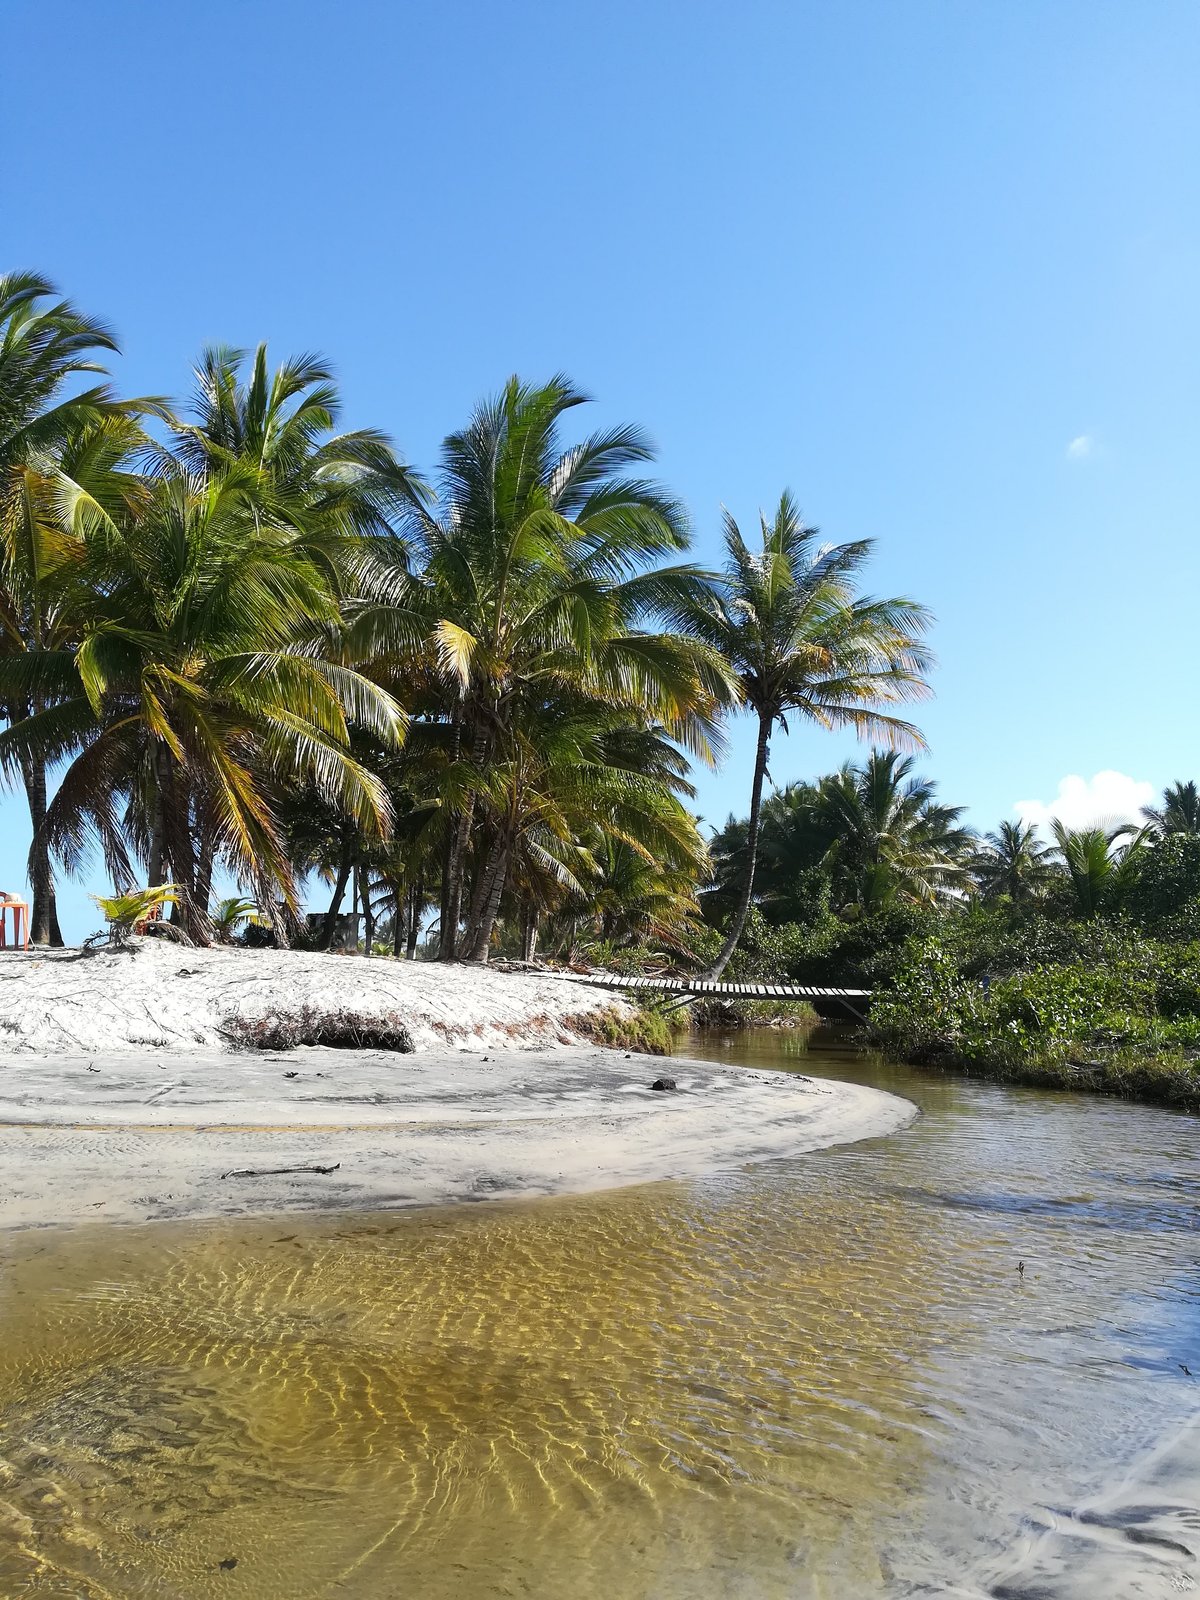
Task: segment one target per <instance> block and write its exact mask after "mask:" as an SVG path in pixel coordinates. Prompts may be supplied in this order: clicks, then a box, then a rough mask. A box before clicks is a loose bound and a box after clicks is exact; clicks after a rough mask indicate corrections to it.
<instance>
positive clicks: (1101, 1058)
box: [871, 906, 1200, 1104]
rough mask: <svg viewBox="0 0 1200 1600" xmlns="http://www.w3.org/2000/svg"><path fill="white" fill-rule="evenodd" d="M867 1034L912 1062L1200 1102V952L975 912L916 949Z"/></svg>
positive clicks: (1095, 926) (1131, 933) (1111, 929)
mask: <svg viewBox="0 0 1200 1600" xmlns="http://www.w3.org/2000/svg"><path fill="white" fill-rule="evenodd" d="M871 1032H872V1035H873V1036H874V1038H875V1039H876V1041H877V1042H878V1043H879V1044H881V1045H882V1046H883V1047H884V1048H885V1049H886V1050H888V1051H889V1053H892V1054H894V1055H897V1056H902V1057H904V1058H905V1059H908V1060H912V1061H916V1062H918V1063H935V1064H945V1065H952V1066H959V1067H965V1068H968V1069H970V1070H974V1071H979V1072H982V1073H985V1074H986V1075H989V1076H995V1077H1001V1078H1011V1079H1020V1080H1022V1081H1031V1082H1039V1083H1058V1084H1062V1085H1063V1086H1066V1087H1084V1088H1100V1089H1103V1090H1105V1091H1107V1092H1113V1093H1131V1092H1135V1091H1136V1092H1137V1093H1139V1095H1141V1096H1142V1097H1150V1098H1160V1099H1165V1100H1167V1101H1169V1103H1171V1104H1184V1103H1189V1104H1190V1103H1193V1102H1194V1101H1196V1102H1200V1078H1198V1077H1197V1075H1196V1074H1195V1072H1194V1071H1193V1066H1194V1057H1195V1054H1196V1052H1197V1051H1198V1050H1200V946H1197V945H1191V946H1186V947H1180V946H1176V945H1170V944H1164V943H1161V942H1158V941H1155V940H1152V939H1149V938H1147V937H1146V936H1145V935H1143V934H1141V933H1140V932H1139V931H1138V930H1137V929H1136V928H1135V927H1133V926H1132V925H1131V924H1130V923H1128V922H1124V921H1117V922H1109V923H1104V922H1101V921H1098V920H1089V921H1084V922H1080V923H1074V924H1067V925H1056V924H1055V923H1054V922H1053V921H1052V920H1050V919H1049V918H1047V917H1045V916H1040V915H1039V916H1033V917H1019V916H1015V915H1014V914H1013V912H1012V910H1011V908H1006V907H1003V906H1001V907H998V908H996V909H995V910H986V909H983V908H977V909H976V910H975V911H974V912H973V913H969V914H967V915H964V916H961V917H951V918H947V919H946V921H945V924H944V926H942V927H940V928H938V929H937V930H936V931H933V932H926V933H925V934H923V935H921V936H918V937H915V938H913V939H911V940H910V941H909V942H908V944H907V946H906V948H905V952H904V959H903V961H902V962H901V963H900V964H899V966H898V967H897V969H896V971H895V972H894V974H893V976H892V981H891V983H890V985H889V986H888V987H887V988H886V989H884V990H883V991H882V992H880V993H878V994H877V995H876V998H875V1001H874V1004H873V1006H872V1010H871ZM1159 1057H1161V1058H1162V1062H1163V1063H1165V1065H1163V1066H1162V1067H1161V1070H1160V1069H1159V1067H1158V1066H1157V1065H1156V1062H1157V1061H1158V1058H1159Z"/></svg>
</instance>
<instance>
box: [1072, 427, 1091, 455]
mask: <svg viewBox="0 0 1200 1600" xmlns="http://www.w3.org/2000/svg"><path fill="white" fill-rule="evenodd" d="M1091 453H1092V436H1091V434H1090V433H1079V434H1076V436H1075V437H1074V438H1073V439H1072V440H1071V442H1070V444H1069V445H1068V446H1067V460H1068V461H1082V460H1083V459H1084V457H1085V456H1090V455H1091Z"/></svg>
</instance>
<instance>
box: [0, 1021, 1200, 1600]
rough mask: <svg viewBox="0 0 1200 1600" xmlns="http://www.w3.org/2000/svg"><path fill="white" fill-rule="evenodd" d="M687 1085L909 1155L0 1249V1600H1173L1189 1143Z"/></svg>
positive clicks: (816, 1048) (1187, 1123)
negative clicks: (948, 1599)
mask: <svg viewBox="0 0 1200 1600" xmlns="http://www.w3.org/2000/svg"><path fill="white" fill-rule="evenodd" d="M689 1050H690V1051H691V1053H694V1054H700V1053H709V1054H714V1053H715V1054H723V1055H726V1056H728V1057H729V1058H731V1059H742V1060H752V1061H753V1063H754V1064H755V1065H757V1066H763V1065H769V1064H773V1065H779V1066H784V1067H790V1068H792V1069H794V1070H800V1071H804V1072H809V1071H812V1072H814V1073H819V1074H822V1075H825V1076H835V1077H836V1076H845V1077H852V1078H856V1079H860V1080H865V1081H870V1082H875V1083H879V1084H880V1086H881V1087H885V1088H890V1089H893V1090H895V1091H896V1092H897V1093H900V1094H903V1095H906V1096H908V1097H909V1098H911V1099H914V1100H916V1101H917V1102H918V1104H919V1105H920V1106H921V1108H922V1111H923V1113H924V1114H923V1116H922V1117H921V1118H920V1119H919V1120H918V1121H917V1122H916V1123H915V1124H914V1125H913V1126H912V1127H911V1128H910V1129H908V1130H907V1131H906V1132H903V1133H900V1134H896V1135H893V1136H892V1137H891V1138H888V1139H884V1140H878V1141H873V1142H870V1143H866V1144H862V1145H858V1146H853V1147H849V1148H845V1149H841V1150H831V1151H825V1152H822V1153H820V1154H816V1155H810V1156H805V1157H803V1158H801V1159H798V1160H795V1161H789V1162H778V1163H774V1164H771V1165H768V1166H763V1167H759V1168H756V1169H754V1170H748V1171H742V1172H737V1173H733V1174H724V1175H721V1176H719V1177H713V1178H712V1179H709V1180H706V1181H703V1182H689V1183H677V1184H660V1185H653V1186H647V1187H643V1188H638V1189H627V1190H622V1191H617V1192H614V1193H611V1194H608V1195H601V1196H589V1197H586V1198H581V1199H569V1200H559V1201H538V1202H533V1203H530V1204H528V1205H516V1206H512V1205H510V1206H494V1207H493V1206H481V1207H477V1208H469V1209H468V1208H460V1209H456V1210H453V1211H447V1212H426V1213H409V1214H394V1215H388V1216H383V1217H380V1216H373V1217H354V1218H345V1217H340V1218H332V1219H331V1218H325V1219H319V1220H307V1219H297V1218H295V1217H288V1218H284V1219H282V1220H279V1221H271V1222H257V1223H254V1224H246V1223H244V1222H238V1223H236V1224H217V1223H212V1224H204V1225H192V1224H186V1225H183V1224H175V1225H161V1224H160V1225H158V1226H155V1227H148V1228H145V1229H135V1230H116V1229H113V1230H105V1231H101V1230H97V1229H90V1230H86V1231H84V1230H81V1231H79V1232H77V1233H73V1234H69V1235H62V1234H55V1235H37V1234H33V1235H30V1234H26V1235H21V1236H16V1237H12V1236H10V1237H8V1238H7V1239H5V1240H3V1241H0V1596H3V1597H4V1600H8V1597H10V1596H12V1597H16V1596H24V1595H36V1596H63V1597H67V1596H70V1597H77V1596H88V1597H92V1596H96V1597H99V1596H109V1597H117V1596H120V1597H124V1596H133V1595H139V1596H141V1595H145V1596H154V1597H167V1596H178V1597H184V1600H192V1597H201V1596H210V1595H211V1596H217V1595H219V1596H233V1597H239V1596H246V1597H261V1600H267V1597H270V1600H300V1597H304V1596H322V1595H334V1594H345V1595H354V1596H364V1597H368V1600H375V1597H395V1600H400V1597H401V1596H403V1597H408V1600H426V1597H429V1600H441V1597H450V1596H455V1597H458V1596H462V1597H468V1600H469V1597H472V1596H509V1595H513V1596H553V1597H557V1596H563V1597H580V1600H589V1597H592V1596H603V1597H605V1600H651V1597H654V1600H658V1597H662V1600H676V1597H678V1600H683V1597H687V1600H710V1597H718V1596H719V1597H747V1600H750V1597H754V1600H764V1597H775V1596H779V1597H784V1596H786V1597H789V1600H792V1597H796V1600H806V1597H814V1600H816V1597H821V1600H875V1597H885V1596H886V1597H891V1596H908V1595H922V1596H927V1595H928V1596H931V1595H955V1596H964V1597H977V1596H984V1595H991V1596H995V1597H1016V1596H1022V1597H1026V1600H1035V1597H1043V1596H1044V1597H1049V1596H1056V1597H1057V1596H1064V1597H1066V1596H1074V1597H1080V1600H1101V1597H1103V1596H1112V1597H1113V1600H1124V1597H1126V1596H1142V1595H1146V1596H1157V1595H1164V1596H1166V1595H1172V1594H1179V1593H1186V1592H1188V1591H1189V1590H1190V1589H1191V1587H1192V1585H1193V1582H1194V1580H1195V1575H1196V1573H1197V1571H1198V1570H1200V1569H1198V1568H1197V1564H1196V1561H1195V1559H1194V1555H1193V1552H1194V1551H1195V1550H1196V1549H1198V1548H1200V1517H1198V1516H1197V1513H1196V1509H1195V1504H1194V1501H1195V1485H1196V1484H1197V1482H1200V1472H1197V1461H1200V1454H1198V1452H1197V1449H1196V1446H1195V1443H1194V1440H1193V1436H1192V1433H1191V1432H1190V1431H1189V1427H1188V1423H1189V1419H1190V1418H1191V1417H1192V1415H1193V1411H1194V1409H1195V1407H1196V1404H1197V1401H1198V1400H1200V1389H1198V1388H1197V1385H1198V1384H1200V1377H1197V1378H1196V1379H1191V1378H1189V1377H1188V1376H1187V1375H1186V1374H1185V1373H1184V1372H1183V1371H1182V1370H1181V1364H1182V1365H1184V1366H1189V1367H1190V1368H1191V1369H1192V1370H1193V1371H1195V1372H1196V1373H1198V1374H1200V1326H1198V1319H1197V1300H1196V1293H1197V1279H1196V1266H1197V1254H1198V1252H1197V1239H1198V1235H1197V1231H1196V1230H1197V1216H1196V1212H1195V1209H1194V1207H1195V1201H1196V1197H1197V1192H1198V1191H1197V1177H1198V1176H1200V1164H1198V1161H1197V1154H1196V1132H1197V1123H1196V1121H1195V1119H1192V1118H1188V1117H1183V1116H1178V1115H1174V1114H1171V1113H1168V1112H1163V1111H1156V1110H1151V1109H1142V1108H1137V1107H1130V1106H1125V1105H1118V1104H1115V1103H1112V1102H1107V1101H1103V1100H1094V1099H1087V1098H1083V1097H1079V1098H1072V1097H1066V1096H1058V1095H1047V1094H1041V1093H1036V1092H1033V1091H1005V1090H999V1089H992V1088H987V1087H983V1086H977V1085H972V1084H968V1083H964V1082H961V1081H957V1080H951V1079H941V1078H938V1077H933V1076H928V1075H923V1074H919V1073H915V1072H908V1071H906V1070H905V1069H897V1068H884V1067H880V1066H878V1065H875V1064H872V1063H870V1062H868V1061H865V1060H863V1059H862V1058H856V1057H854V1056H851V1055H848V1054H846V1053H844V1052H840V1053H839V1052H836V1051H835V1052H831V1051H830V1049H829V1048H828V1046H822V1045H821V1044H819V1043H818V1042H817V1041H815V1040H814V1042H813V1043H812V1045H811V1047H810V1049H809V1051H808V1053H807V1054H806V1053H805V1042H804V1040H803V1039H802V1038H801V1037H800V1036H798V1035H795V1034H784V1035H776V1034H757V1035H753V1036H749V1037H747V1036H743V1037H740V1038H737V1039H734V1040H730V1041H722V1040H712V1041H710V1042H709V1043H708V1044H706V1045H705V1046H702V1047H699V1048H698V1047H697V1046H696V1044H695V1041H692V1042H691V1044H690V1045H689ZM1019 1262H1023V1263H1024V1266H1025V1270H1024V1273H1020V1272H1019V1271H1018V1263H1019ZM1154 1448H1157V1449H1158V1451H1159V1454H1158V1455H1157V1456H1156V1457H1153V1458H1151V1457H1149V1456H1148V1454H1147V1452H1150V1451H1151V1450H1152V1449H1154ZM1131 1470H1132V1473H1133V1476H1132V1477H1131V1478H1129V1479H1128V1480H1127V1481H1123V1479H1125V1475H1126V1474H1127V1473H1129V1472H1130V1471H1131ZM223 1562H224V1563H226V1564H225V1565H224V1566H223V1565H222V1563H223ZM230 1562H236V1565H233V1566H231V1565H229V1564H228V1563H230Z"/></svg>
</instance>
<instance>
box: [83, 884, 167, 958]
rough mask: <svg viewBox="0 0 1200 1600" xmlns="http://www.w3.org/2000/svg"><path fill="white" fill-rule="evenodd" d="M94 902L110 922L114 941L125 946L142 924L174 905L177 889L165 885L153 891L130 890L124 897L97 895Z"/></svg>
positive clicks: (110, 932) (120, 895)
mask: <svg viewBox="0 0 1200 1600" xmlns="http://www.w3.org/2000/svg"><path fill="white" fill-rule="evenodd" d="M92 899H93V900H94V901H95V902H96V904H97V905H98V906H99V908H100V913H101V915H102V916H103V917H104V920H105V921H106V922H107V923H108V926H109V935H110V937H111V939H112V940H113V942H114V943H115V944H123V943H124V942H125V941H126V940H127V939H128V938H129V936H130V934H132V933H133V931H134V929H135V928H136V927H137V925H138V923H139V922H145V921H147V920H148V919H149V918H150V917H152V916H154V915H155V914H157V913H158V912H160V911H161V910H162V908H163V907H164V906H170V905H174V904H175V903H176V901H177V899H178V890H177V888H176V886H175V884H173V883H163V884H159V885H158V887H157V888H152V889H130V890H129V891H128V892H127V893H125V894H110V895H102V894H94V895H93V896H92Z"/></svg>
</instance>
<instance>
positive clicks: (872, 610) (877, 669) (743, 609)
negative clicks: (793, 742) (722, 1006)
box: [675, 491, 930, 978]
mask: <svg viewBox="0 0 1200 1600" xmlns="http://www.w3.org/2000/svg"><path fill="white" fill-rule="evenodd" d="M760 523H761V538H762V545H761V549H755V550H751V549H750V548H749V547H748V546H747V544H746V541H745V540H744V539H743V537H742V534H741V531H740V529H739V528H738V525H737V523H736V522H735V521H734V520H733V518H732V517H731V516H730V515H729V514H728V512H726V514H725V551H726V564H725V571H724V576H723V581H722V583H721V585H720V587H719V588H718V589H717V590H716V591H715V592H714V593H712V594H711V595H707V596H704V597H702V598H700V599H698V600H694V601H690V602H689V603H688V604H687V605H686V606H681V607H679V608H678V609H677V611H676V612H675V616H676V618H677V620H678V622H679V623H680V625H682V626H686V627H687V628H688V629H689V630H690V631H691V632H692V633H693V634H694V635H695V637H697V638H699V639H700V640H702V641H703V642H704V643H705V644H707V645H708V646H709V647H710V648H711V649H713V650H715V651H718V652H719V653H721V654H722V655H723V656H724V657H725V658H726V659H727V660H728V661H729V662H730V663H731V664H732V666H733V669H734V671H735V673H736V675H737V680H738V685H739V688H740V691H741V698H742V701H743V703H744V704H745V705H746V706H747V707H748V708H749V709H750V710H751V711H752V712H753V713H754V715H755V717H756V718H757V720H758V743H757V746H756V749H755V756H754V768H753V777H752V779H751V785H750V817H749V823H748V828H747V841H746V871H745V878H744V881H743V883H742V886H741V892H740V894H739V897H738V901H737V904H736V905H735V907H734V911H733V914H732V916H731V918H730V922H729V928H728V931H727V934H726V937H725V941H724V943H723V944H722V946H721V950H720V952H719V954H718V955H717V958H716V960H715V961H714V962H713V965H712V968H711V969H710V973H709V976H710V977H712V978H718V977H720V975H721V973H722V972H723V971H724V970H725V967H726V965H727V964H728V961H729V958H730V957H731V956H732V954H733V952H734V950H735V949H736V948H737V944H738V940H739V939H740V938H741V936H742V930H743V929H744V927H745V924H746V917H747V915H748V913H749V910H750V902H751V898H752V896H753V893H754V876H755V869H756V864H757V858H758V841H759V829H760V821H761V812H762V792H763V782H764V779H765V778H766V775H767V768H768V760H769V751H770V740H771V737H772V734H773V733H774V731H775V729H776V728H777V727H782V728H783V729H784V731H785V732H786V731H787V728H788V723H787V719H788V717H789V716H791V715H795V716H798V717H800V718H803V719H806V720H808V721H811V722H815V723H816V724H817V725H818V726H819V727H824V728H841V727H849V728H853V729H854V730H855V731H856V732H857V733H859V734H860V735H867V736H877V737H881V738H883V739H884V740H885V741H887V742H889V743H892V744H896V745H903V744H908V745H914V746H918V747H920V746H921V745H922V744H923V740H922V738H921V735H920V734H919V733H918V732H917V730H916V729H915V728H914V727H913V726H912V725H911V724H910V723H907V722H903V721H901V720H900V719H899V718H897V717H895V716H893V715H891V714H890V713H888V712H886V711H884V710H883V709H881V708H882V707H885V706H888V705H893V704H895V703H897V702H899V701H904V700H911V699H914V698H917V697H919V696H921V695H923V694H926V693H927V692H928V685H927V683H926V681H925V676H924V675H925V673H926V672H927V670H928V668H929V665H930V656H929V654H928V652H927V651H926V650H925V649H924V647H923V646H922V644H921V642H920V641H921V636H922V635H923V634H924V633H925V631H926V629H927V628H928V626H929V622H930V616H929V613H928V612H927V611H926V610H925V608H924V607H923V606H920V605H918V604H917V603H916V602H915V601H912V600H906V599H889V600H875V599H869V598H865V597H863V596H861V595H860V594H859V593H858V590H857V581H858V576H859V573H860V571H861V569H862V567H863V565H864V564H865V562H866V560H867V558H868V556H869V555H870V552H871V548H872V545H871V541H870V540H866V539H861V540H857V541H855V542H853V543H850V544H841V545H833V546H827V547H819V546H818V545H817V543H816V530H815V529H814V528H810V527H808V526H806V524H805V523H804V521H803V520H802V518H801V516H800V514H799V511H798V510H797V507H796V504H795V501H794V500H793V499H792V497H791V495H790V494H788V493H787V492H786V491H785V492H784V493H783V494H782V495H781V496H780V500H779V505H778V507H777V508H776V511H775V515H774V518H773V519H772V521H770V522H768V521H767V520H766V518H765V517H762V518H760Z"/></svg>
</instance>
